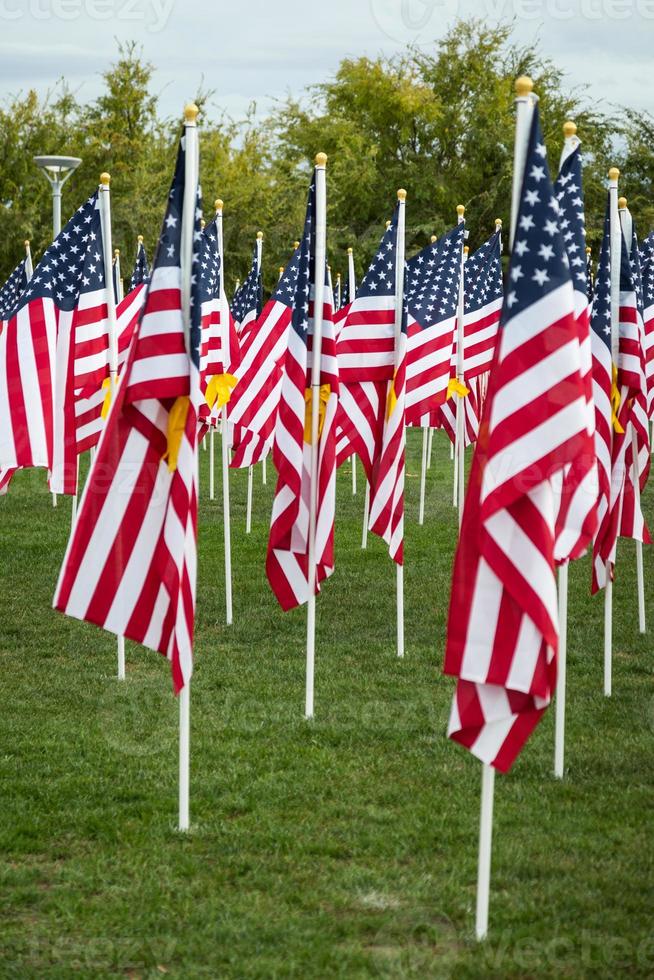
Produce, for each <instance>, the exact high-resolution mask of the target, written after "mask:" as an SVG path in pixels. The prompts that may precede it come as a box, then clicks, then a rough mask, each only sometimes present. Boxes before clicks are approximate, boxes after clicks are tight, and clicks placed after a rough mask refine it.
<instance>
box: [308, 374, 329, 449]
mask: <svg viewBox="0 0 654 980" xmlns="http://www.w3.org/2000/svg"><path fill="white" fill-rule="evenodd" d="M331 393H332V389H331V386H330V385H320V401H319V403H318V438H320V436H321V435H322V427H323V425H324V424H325V412H326V411H327V402H328V401H329V396H330V395H331ZM304 404H305V409H306V410H305V413H304V441H305V442H307V443H308V444H309V445H311V432H312V422H313V392H312V389H311V388H306V389H305V391H304Z"/></svg>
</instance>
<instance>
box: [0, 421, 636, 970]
mask: <svg viewBox="0 0 654 980" xmlns="http://www.w3.org/2000/svg"><path fill="white" fill-rule="evenodd" d="M420 439H421V437H420V434H419V433H414V432H412V433H410V437H409V443H410V445H409V460H408V478H407V520H406V528H407V530H406V657H405V658H404V660H403V661H398V659H397V658H396V656H395V612H394V608H395V607H394V599H395V573H394V568H393V566H392V565H391V563H390V561H389V560H388V557H387V553H386V549H385V547H384V545H383V543H382V542H380V541H379V540H378V539H375V538H373V537H370V539H369V548H368V550H367V551H362V550H361V516H362V510H363V477H362V471H361V470H359V493H358V495H357V496H356V497H353V496H352V492H351V477H350V473H351V471H350V466H349V464H346V465H345V466H344V467H343V469H342V471H341V472H340V473H339V484H338V497H337V567H336V572H335V574H334V576H333V577H332V579H331V580H330V581H328V582H327V583H326V584H325V586H324V589H323V594H322V595H321V597H320V598H319V600H318V628H317V656H316V717H315V721H313V722H312V723H307V722H306V721H305V720H304V717H303V708H304V667H305V661H304V646H305V626H306V612H305V611H304V610H296V611H295V612H293V613H290V614H284V613H282V612H281V610H280V609H279V607H278V606H277V604H276V601H275V600H274V598H273V595H272V593H271V591H270V589H269V587H268V584H267V580H266V577H265V569H264V557H265V550H266V542H267V532H268V522H269V517H270V510H271V502H272V496H273V492H274V475H273V471H272V466H271V465H269V467H268V485H267V486H265V487H264V486H262V483H261V470H260V467H259V468H257V470H256V472H255V482H254V519H253V527H252V534H251V535H250V536H246V534H245V499H246V486H247V474H246V472H245V471H244V472H235V473H233V474H232V476H231V492H232V518H233V559H234V625H233V626H232V627H229V628H228V627H226V626H225V624H224V573H223V537H222V508H221V504H220V501H219V499H217V500H216V501H215V502H210V501H209V499H208V493H207V488H208V459H209V454H208V453H206V452H201V456H200V459H201V466H202V475H201V505H200V521H199V524H200V530H199V535H200V541H199V585H198V602H197V620H196V624H197V632H196V661H195V662H196V668H195V675H194V679H193V685H192V707H191V724H192V739H191V753H192V758H191V765H192V769H191V819H192V831H191V833H190V834H188V835H184V836H182V835H180V834H179V833H178V832H177V830H176V824H177V731H178V728H177V726H178V709H177V704H176V702H175V700H174V698H173V695H172V690H171V681H170V671H169V668H168V665H167V663H166V662H165V660H164V659H163V658H162V657H160V656H159V655H158V654H155V653H153V652H151V651H148V650H144V649H143V648H139V647H136V646H134V645H132V644H129V643H128V644H127V661H128V668H127V671H128V672H127V680H126V681H125V682H124V683H119V682H118V681H117V680H116V678H115V671H116V652H115V647H116V644H115V640H114V638H113V637H112V636H111V635H110V634H108V633H104V632H102V631H101V630H99V629H97V628H95V627H93V626H89V625H86V624H82V623H78V622H75V621H73V620H70V619H66V618H64V617H63V616H61V615H60V614H56V613H54V612H53V611H52V609H51V602H52V595H53V591H54V587H55V582H56V579H57V574H58V571H59V567H60V564H61V559H62V556H63V553H64V549H65V545H66V539H67V535H68V531H69V526H70V502H69V501H66V500H60V501H59V506H58V507H57V508H56V509H53V508H52V506H51V503H50V497H49V496H48V494H47V493H46V492H45V490H44V480H43V476H42V474H39V475H37V474H30V473H20V474H18V476H17V477H16V479H15V482H14V486H13V487H12V489H11V491H10V493H9V495H8V497H6V498H4V499H3V500H1V501H0V657H1V664H0V670H1V673H0V678H1V679H0V684H1V695H0V759H1V761H0V767H1V768H0V786H1V799H2V805H1V806H0V881H1V884H0V976H2V977H20V978H31V977H34V978H41V977H45V976H47V977H72V976H81V977H133V978H135V977H143V978H145V977H158V976H159V977H160V976H163V975H165V976H169V977H174V978H194V977H216V978H218V977H220V978H223V977H229V978H231V977H234V978H241V977H243V978H247V977H261V978H268V977H301V978H314V977H317V978H323V977H324V978H331V977H421V978H422V977H429V978H431V977H435V978H436V977H456V978H465V977H498V978H510V977H591V976H592V977H606V978H614V977H617V976H640V977H650V976H652V974H653V973H654V934H653V923H654V917H653V912H652V910H653V909H654V873H653V872H654V868H653V860H652V854H653V851H654V845H653V843H652V841H653V835H654V816H653V814H654V794H653V793H652V782H653V772H654V697H653V695H654V685H653V676H654V653H653V651H652V639H651V637H652V633H650V634H648V635H647V636H640V635H639V633H638V625H637V615H636V594H635V549H634V547H633V544H632V543H631V542H621V543H620V546H619V556H618V570H617V581H616V585H615V591H614V595H615V616H614V622H615V651H616V653H615V661H614V694H613V697H612V698H611V699H607V698H605V697H604V695H603V685H602V638H603V600H602V598H601V597H600V598H598V599H595V600H592V599H591V597H590V595H589V588H588V585H589V575H590V568H589V562H588V559H585V560H583V561H581V562H579V563H577V565H576V566H575V567H573V569H572V570H571V573H570V587H571V595H570V627H569V670H568V681H569V686H568V693H569V697H568V729H567V754H566V766H567V774H566V778H565V780H564V781H563V782H558V781H556V780H555V779H554V778H553V776H552V763H553V723H554V712H553V710H550V711H549V712H548V713H547V715H546V717H545V719H544V721H543V722H542V724H541V726H540V727H539V729H538V730H537V732H536V733H535V735H534V736H533V738H532V739H531V741H530V742H529V743H528V745H527V747H526V749H525V751H524V753H523V755H522V757H521V758H520V759H519V760H518V762H517V764H516V765H515V767H514V769H513V771H512V772H511V773H510V775H508V776H507V777H498V779H497V780H496V796H495V829H494V841H493V845H494V846H493V871H492V890H491V911H490V924H491V932H490V937H489V940H488V941H487V942H486V943H485V944H483V945H481V946H480V945H477V944H476V943H475V942H474V904H475V892H476V862H477V835H478V820H479V789H480V765H479V763H478V762H477V761H476V760H474V759H473V758H471V757H470V756H469V755H468V753H466V752H465V751H464V750H463V749H462V748H460V747H459V746H456V745H454V744H452V743H450V742H448V740H447V739H446V737H445V731H446V724H447V718H448V714H449V708H450V702H451V697H452V691H453V681H452V680H451V679H450V678H446V677H444V676H443V674H442V662H443V651H444V639H445V626H446V617H447V605H448V597H449V584H450V570H451V561H452V554H453V548H454V543H455V537H456V514H455V511H454V509H453V508H452V503H451V498H452V483H451V481H452V464H451V463H450V458H449V449H448V445H449V444H448V443H447V442H446V440H445V438H444V437H443V436H442V434H441V435H438V436H437V437H436V439H435V441H434V462H433V465H432V469H431V471H430V472H429V478H428V492H427V508H426V520H425V524H424V526H423V527H419V526H418V524H417V510H418V487H419V472H420V445H421V442H420ZM216 458H217V459H218V458H219V454H218V452H217V453H216ZM219 497H220V483H219V474H218V473H217V498H219ZM653 499H654V498H653V496H652V495H651V494H649V493H648V494H647V496H646V498H645V502H644V503H645V511H646V514H647V515H648V516H649V517H650V518H652V517H654V514H653V510H654V508H653V507H652V501H653ZM645 551H646V555H645V575H646V583H647V613H648V617H649V622H650V627H651V629H652V630H654V602H652V593H651V582H652V574H653V568H654V558H653V556H652V549H649V548H648V549H645Z"/></svg>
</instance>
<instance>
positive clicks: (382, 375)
mask: <svg viewBox="0 0 654 980" xmlns="http://www.w3.org/2000/svg"><path fill="white" fill-rule="evenodd" d="M398 213H399V204H398V205H397V206H396V208H395V212H394V214H393V219H392V221H390V222H389V224H388V227H387V228H386V231H385V232H384V235H383V237H382V239H381V242H380V244H379V248H378V249H377V252H376V253H375V255H374V257H373V259H372V262H371V263H370V266H369V267H368V270H367V272H366V274H365V276H364V277H363V279H362V281H361V283H360V284H359V288H358V289H357V293H356V297H355V298H354V299H353V300H352V302H351V303H350V304H349V305H348V306H347V307H343V313H342V314H341V316H342V317H343V319H342V320H341V321H340V323H337V330H338V338H337V342H336V352H337V358H338V372H339V383H340V395H339V403H338V413H337V430H338V438H337V464H338V466H340V465H341V464H342V463H343V462H345V460H346V459H348V458H349V457H350V456H351V455H352V454H353V453H357V455H358V456H359V457H360V459H361V462H362V464H363V467H364V469H365V471H366V479H367V480H368V483H370V482H371V481H372V479H373V466H374V465H375V460H378V459H379V456H380V453H381V444H382V438H383V432H384V415H385V411H386V395H387V390H388V383H389V381H391V380H392V378H393V371H394V365H395V333H394V331H395V278H396V265H397V218H398Z"/></svg>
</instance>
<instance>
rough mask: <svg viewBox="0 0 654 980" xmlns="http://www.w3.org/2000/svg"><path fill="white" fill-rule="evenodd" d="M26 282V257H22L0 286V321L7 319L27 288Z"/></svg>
mask: <svg viewBox="0 0 654 980" xmlns="http://www.w3.org/2000/svg"><path fill="white" fill-rule="evenodd" d="M27 283H28V277H27V258H24V259H22V260H21V261H20V262H19V263H18V265H17V266H16V268H15V269H14V271H13V272H12V273H11V275H10V276H9V278H8V279H7V281H6V283H5V284H4V285H3V286H2V288H0V321H2V320H8V319H9V316H10V314H11V313H12V312H13V310H14V308H15V307H16V306H17V305H18V301H19V300H20V298H21V296H22V295H23V293H24V292H25V290H26V289H27ZM0 326H1V323H0Z"/></svg>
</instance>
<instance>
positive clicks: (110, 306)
mask: <svg viewBox="0 0 654 980" xmlns="http://www.w3.org/2000/svg"><path fill="white" fill-rule="evenodd" d="M110 184H111V177H110V175H109V174H107V173H103V174H101V175H100V186H99V188H98V202H99V209H100V228H101V232H102V252H103V263H104V281H105V295H106V300H107V335H108V342H109V397H110V399H111V402H112V403H113V401H114V398H115V397H116V388H117V386H118V328H117V326H116V299H115V296H114V286H113V267H112V264H111V257H112V255H113V253H112V250H111V191H110ZM116 645H117V651H116V652H117V658H118V680H119V681H124V680H125V637H124V636H119V637H117V641H116Z"/></svg>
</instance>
